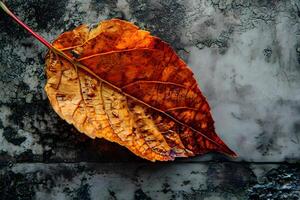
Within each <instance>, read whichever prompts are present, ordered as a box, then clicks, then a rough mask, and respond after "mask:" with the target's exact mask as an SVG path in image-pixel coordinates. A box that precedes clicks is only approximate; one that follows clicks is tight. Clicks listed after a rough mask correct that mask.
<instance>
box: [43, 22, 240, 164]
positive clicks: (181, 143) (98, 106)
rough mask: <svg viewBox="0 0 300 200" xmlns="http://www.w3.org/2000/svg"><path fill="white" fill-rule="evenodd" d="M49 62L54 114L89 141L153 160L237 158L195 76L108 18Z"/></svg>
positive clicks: (143, 36)
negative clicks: (206, 156)
mask: <svg viewBox="0 0 300 200" xmlns="http://www.w3.org/2000/svg"><path fill="white" fill-rule="evenodd" d="M53 46H54V47H55V48H56V49H58V50H60V51H62V52H63V53H64V54H66V55H68V56H69V57H70V58H71V61H70V59H69V60H68V59H65V58H63V57H62V56H60V55H57V54H56V53H54V52H51V51H50V52H49V53H48V55H47V58H46V72H47V79H48V80H47V84H46V86H45V90H46V93H47V95H48V98H49V100H50V103H51V105H52V106H53V108H54V110H55V111H56V112H57V113H58V114H59V116H60V117H61V118H63V119H64V120H66V121H67V122H68V123H70V124H73V125H74V126H75V127H76V128H77V129H78V130H79V131H80V132H82V133H84V134H86V135H88V136H89V137H91V138H96V137H97V138H105V139H107V140H109V141H112V142H116V143H118V144H120V145H122V146H124V147H126V148H128V149H129V150H130V151H132V152H133V153H134V154H136V155H138V156H140V157H142V158H145V159H147V160H151V161H156V160H159V161H167V160H174V158H175V157H188V156H193V155H196V154H203V153H206V152H209V151H219V152H222V153H225V154H228V155H231V156H235V154H234V152H232V151H231V150H230V149H229V148H228V147H227V146H226V145H225V144H224V143H223V142H222V141H221V139H220V138H219V137H218V136H217V135H216V133H215V131H214V126H213V123H214V122H213V119H212V117H211V114H210V108H209V105H208V103H207V102H206V100H205V97H204V96H203V95H202V94H201V92H200V90H199V87H198V86H197V83H196V81H195V79H194V77H193V73H192V72H191V70H190V69H189V68H188V67H187V66H186V64H185V63H184V62H183V61H182V60H181V59H180V58H179V57H178V56H177V55H176V53H175V52H174V51H173V50H172V48H171V47H170V46H169V45H168V44H167V43H165V42H163V41H162V40H160V39H159V38H157V37H153V36H151V35H150V34H149V32H147V31H144V30H140V29H139V28H138V27H136V26H135V25H133V24H131V23H129V22H126V21H122V20H118V19H112V20H107V21H103V22H101V23H100V24H99V25H98V26H97V27H95V28H93V29H91V30H90V29H89V28H88V26H86V25H82V26H79V27H77V28H76V29H74V30H72V31H69V32H65V33H63V34H62V35H60V36H59V37H58V38H57V39H56V40H55V41H54V42H53Z"/></svg>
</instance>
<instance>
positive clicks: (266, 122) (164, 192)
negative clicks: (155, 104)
mask: <svg viewBox="0 0 300 200" xmlns="http://www.w3.org/2000/svg"><path fill="white" fill-rule="evenodd" d="M5 2H6V4H7V5H8V6H9V7H10V8H11V9H12V10H13V11H14V13H16V14H17V15H18V16H19V17H20V18H21V19H22V20H23V21H25V22H26V23H27V24H28V25H29V26H30V27H32V28H33V29H34V30H36V31H37V32H38V33H40V34H41V35H43V36H44V37H45V38H46V39H48V40H49V41H52V40H53V39H55V38H56V37H57V36H58V35H59V34H60V33H62V32H64V31H67V30H70V29H72V28H74V27H75V26H78V25H80V24H82V23H88V24H95V23H97V22H99V21H101V20H103V19H109V18H113V17H117V18H121V19H126V20H129V21H131V22H134V23H136V24H137V25H138V26H140V27H142V28H144V29H147V30H149V31H150V32H151V33H152V34H153V35H156V36H159V37H161V38H162V39H163V40H165V41H167V42H169V43H170V44H171V45H172V46H173V47H174V49H175V50H176V51H177V52H178V54H179V55H180V56H181V57H182V58H183V59H184V60H185V61H186V62H187V63H188V64H189V66H190V67H191V68H192V70H193V71H194V73H195V77H196V78H197V80H198V82H199V84H200V87H201V89H202V91H203V93H204V94H205V95H206V96H207V98H208V101H209V103H210V105H211V107H212V112H213V116H214V119H215V122H216V129H217V132H218V134H219V136H220V137H221V138H222V139H223V140H224V141H225V142H226V143H227V144H228V145H229V146H230V147H231V148H232V149H233V150H234V151H235V152H237V153H238V154H239V158H238V159H236V160H229V159H228V158H226V157H224V156H222V155H219V154H213V153H211V154H207V155H205V156H202V157H196V158H191V159H178V160H176V161H175V162H174V163H154V164H153V163H149V162H146V161H143V160H141V159H139V158H137V157H135V156H134V155H132V154H131V153H130V152H128V151H127V150H126V149H124V148H122V147H119V146H118V145H115V144H111V143H109V142H106V141H103V140H91V139H89V138H88V137H86V136H84V135H82V134H79V133H78V132H77V131H76V130H75V129H74V128H73V127H72V126H70V125H68V124H67V123H65V122H64V121H63V120H61V119H60V118H59V117H58V116H57V115H56V114H55V113H54V111H53V110H52V108H51V107H50V105H49V102H48V100H47V97H46V96H45V92H44V90H43V87H44V84H45V74H44V56H45V54H46V52H47V50H46V48H45V47H44V46H42V45H41V44H39V42H37V41H36V40H34V39H33V38H32V37H31V36H30V35H29V34H28V33H26V32H25V31H24V30H22V29H21V28H20V27H19V26H18V25H17V24H15V23H13V22H12V20H11V19H9V18H8V17H7V16H6V15H4V14H3V13H2V12H1V13H0V27H1V31H0V44H1V46H0V97H1V98H0V199H206V200H208V199H211V200H213V199H216V200H218V199H300V194H299V191H300V188H299V185H300V184H299V183H300V181H299V180H300V167H299V161H300V23H299V22H300V2H299V1H296V0H283V1H278V0H255V1H250V0H224V1H222V0H84V1H79V0H65V1H58V0H48V1H46V0H26V1H25V0H16V1H12V0H8V1H5Z"/></svg>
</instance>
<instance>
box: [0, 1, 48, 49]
mask: <svg viewBox="0 0 300 200" xmlns="http://www.w3.org/2000/svg"><path fill="white" fill-rule="evenodd" d="M0 7H1V8H2V10H3V11H4V12H5V13H6V14H8V15H9V16H10V17H11V18H12V19H13V20H14V21H16V22H17V23H18V24H20V25H21V26H22V27H23V28H24V29H26V30H27V31H28V32H29V33H31V34H32V35H33V36H34V37H35V38H36V39H38V40H39V41H40V42H41V43H43V44H44V45H45V46H46V47H47V48H48V49H50V50H53V49H54V47H53V46H52V44H50V43H49V42H48V41H47V40H45V39H44V38H43V37H42V36H40V35H39V34H37V33H36V32H34V31H33V30H32V29H31V28H29V27H28V26H27V25H26V24H25V23H24V22H22V21H21V20H20V19H19V18H18V17H17V16H16V15H14V14H13V13H12V12H11V11H10V10H9V9H8V8H7V7H6V5H5V4H4V3H3V2H2V1H0Z"/></svg>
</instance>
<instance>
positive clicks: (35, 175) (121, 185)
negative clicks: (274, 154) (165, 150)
mask: <svg viewBox="0 0 300 200" xmlns="http://www.w3.org/2000/svg"><path fill="white" fill-rule="evenodd" d="M180 166H181V167H183V165H178V164H172V163H169V164H153V163H152V164H149V163H144V164H142V163H134V162H132V163H110V164H96V163H76V164H74V163H72V164H67V163H64V164H42V163H40V164H16V165H13V166H3V167H2V168H1V169H0V189H1V190H2V192H1V194H0V198H1V199H81V200H89V199H139V200H146V199H204V200H216V199H228V200H238V199H251V200H255V199H263V200H269V199H280V200H282V199H286V200H292V199H295V200H296V199H299V195H300V186H299V181H300V169H299V168H298V167H297V166H295V165H284V164H282V165H263V166H262V165H255V164H249V165H245V164H238V163H230V162H227V163H185V164H184V170H183V168H181V167H180Z"/></svg>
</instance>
